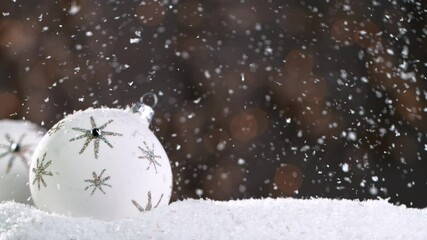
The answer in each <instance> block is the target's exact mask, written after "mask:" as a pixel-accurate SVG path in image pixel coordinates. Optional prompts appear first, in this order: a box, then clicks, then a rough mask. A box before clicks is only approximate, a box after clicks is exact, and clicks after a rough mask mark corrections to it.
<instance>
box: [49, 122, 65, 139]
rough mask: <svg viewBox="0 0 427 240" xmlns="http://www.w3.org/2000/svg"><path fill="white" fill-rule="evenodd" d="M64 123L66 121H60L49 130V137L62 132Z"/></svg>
mask: <svg viewBox="0 0 427 240" xmlns="http://www.w3.org/2000/svg"><path fill="white" fill-rule="evenodd" d="M64 123H65V121H64V120H61V121H59V122H58V123H57V124H55V126H53V127H52V128H51V129H49V131H47V134H49V136H52V135H53V134H55V133H56V132H58V131H59V130H61V128H62V126H63V125H64Z"/></svg>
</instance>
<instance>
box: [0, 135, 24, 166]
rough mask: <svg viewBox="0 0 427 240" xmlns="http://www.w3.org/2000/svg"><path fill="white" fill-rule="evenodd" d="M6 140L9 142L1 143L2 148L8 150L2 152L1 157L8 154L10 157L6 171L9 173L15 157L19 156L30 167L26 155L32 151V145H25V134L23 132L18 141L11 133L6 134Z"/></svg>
mask: <svg viewBox="0 0 427 240" xmlns="http://www.w3.org/2000/svg"><path fill="white" fill-rule="evenodd" d="M5 138H6V141H7V142H8V144H0V148H3V149H6V152H4V153H2V154H0V159H1V158H4V157H6V156H10V157H9V162H8V163H7V167H6V173H9V172H10V170H11V169H12V166H13V163H14V161H15V159H16V158H17V157H18V158H20V159H21V161H22V162H23V163H24V165H25V166H26V167H27V168H28V161H27V158H26V157H25V155H26V154H27V153H28V152H29V151H30V146H31V145H29V144H28V145H24V144H22V141H23V140H24V138H25V134H22V135H21V137H20V138H19V140H18V141H15V140H14V139H13V138H12V137H11V136H10V135H9V134H7V133H6V134H5Z"/></svg>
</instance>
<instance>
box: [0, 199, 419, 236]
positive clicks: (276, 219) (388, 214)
mask: <svg viewBox="0 0 427 240" xmlns="http://www.w3.org/2000/svg"><path fill="white" fill-rule="evenodd" d="M141 214H143V215H142V218H141V219H122V220H117V221H114V222H104V221H98V220H93V219H89V218H71V217H65V216H59V215H55V214H48V213H45V212H42V211H39V210H37V209H35V208H33V207H29V206H26V205H22V204H18V203H12V202H5V203H1V204H0V240H6V239H43V240H44V239H68V240H70V239H90V240H94V239H346V240H347V239H387V240H388V239H427V210H418V209H407V208H405V207H397V206H393V205H391V204H389V203H387V202H386V201H367V202H359V201H349V200H328V199H312V200H295V199H276V200H275V199H264V200H243V201H229V202H216V201H209V200H186V201H182V202H175V203H172V204H171V205H169V206H166V207H160V208H158V209H155V210H154V211H151V212H147V213H141Z"/></svg>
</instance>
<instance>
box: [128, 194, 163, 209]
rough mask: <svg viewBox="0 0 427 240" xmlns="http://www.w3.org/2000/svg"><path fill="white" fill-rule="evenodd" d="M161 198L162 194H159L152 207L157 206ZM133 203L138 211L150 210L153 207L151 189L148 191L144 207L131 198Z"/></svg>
mask: <svg viewBox="0 0 427 240" xmlns="http://www.w3.org/2000/svg"><path fill="white" fill-rule="evenodd" d="M162 199H163V194H162V195H161V196H160V199H159V201H158V202H157V204H156V205H155V206H154V208H157V207H158V206H159V204H160V202H161V201H162ZM132 203H133V205H135V207H136V208H137V209H138V210H139V211H140V212H146V211H150V210H151V209H154V208H153V204H152V202H151V191H148V202H147V205H146V206H145V208H143V207H141V205H139V204H138V203H137V202H136V201H135V200H132Z"/></svg>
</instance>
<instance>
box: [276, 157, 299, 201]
mask: <svg viewBox="0 0 427 240" xmlns="http://www.w3.org/2000/svg"><path fill="white" fill-rule="evenodd" d="M302 182H303V176H302V172H301V170H300V169H299V168H298V167H297V166H295V165H293V164H286V165H285V166H283V167H280V168H278V169H277V170H276V174H275V176H274V183H275V184H276V185H277V187H278V188H279V190H280V191H281V192H282V193H283V194H285V195H288V196H289V195H292V194H294V193H295V191H297V190H298V189H300V187H301V185H302Z"/></svg>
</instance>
